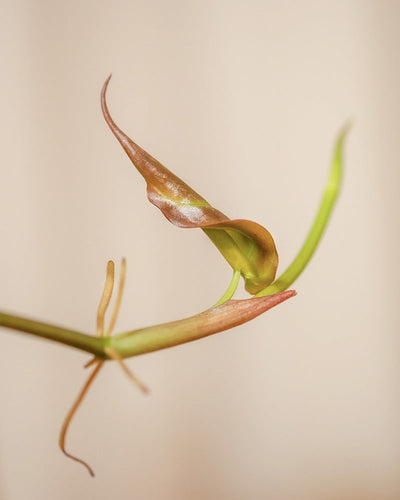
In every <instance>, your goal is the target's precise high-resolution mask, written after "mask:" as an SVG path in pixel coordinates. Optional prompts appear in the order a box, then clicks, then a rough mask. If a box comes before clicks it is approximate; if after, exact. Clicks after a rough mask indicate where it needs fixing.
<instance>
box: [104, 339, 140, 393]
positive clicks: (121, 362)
mask: <svg viewBox="0 0 400 500" xmlns="http://www.w3.org/2000/svg"><path fill="white" fill-rule="evenodd" d="M104 352H105V353H106V354H108V355H109V356H110V358H111V359H113V360H114V361H117V363H118V364H119V365H120V367H121V368H122V370H123V371H124V372H125V373H126V375H127V376H128V377H129V378H130V379H131V380H132V382H133V383H134V384H135V385H136V386H137V387H139V389H140V390H141V391H142V392H144V393H145V394H147V393H148V392H149V389H148V388H147V387H146V386H145V385H144V384H143V382H142V381H141V380H139V379H138V378H137V377H136V376H135V375H134V374H133V373H132V371H131V370H130V369H129V368H128V366H127V365H126V363H124V360H123V359H122V358H121V356H120V354H119V353H118V352H117V351H116V350H115V349H113V348H112V347H109V346H107V347H105V348H104Z"/></svg>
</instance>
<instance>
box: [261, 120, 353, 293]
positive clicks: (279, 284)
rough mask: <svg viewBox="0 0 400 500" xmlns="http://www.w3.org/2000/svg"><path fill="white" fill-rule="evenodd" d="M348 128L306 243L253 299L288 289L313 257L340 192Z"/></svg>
mask: <svg viewBox="0 0 400 500" xmlns="http://www.w3.org/2000/svg"><path fill="white" fill-rule="evenodd" d="M349 128H350V125H349V124H347V125H345V126H344V127H343V129H342V131H341V132H340V134H339V136H338V139H337V141H336V145H335V149H334V153H333V159H332V165H331V170H330V173H329V178H328V183H327V185H326V188H325V192H324V195H323V197H322V201H321V204H320V207H319V210H318V213H317V216H316V218H315V220H314V224H313V225H312V227H311V230H310V232H309V233H308V236H307V239H306V241H305V242H304V244H303V246H302V247H301V249H300V251H299V253H298V254H297V256H296V258H295V259H294V260H293V262H292V263H291V264H290V266H289V267H288V268H287V269H286V270H285V271H284V272H283V273H282V274H281V276H280V277H279V278H278V279H276V280H275V281H274V282H273V283H272V284H271V285H269V286H267V287H266V288H264V290H261V292H259V293H258V294H257V295H255V297H263V296H265V295H272V294H274V293H278V292H282V291H283V290H287V288H289V286H290V285H291V284H292V283H293V282H294V281H296V279H297V278H298V277H299V276H300V274H301V273H302V272H303V271H304V269H305V267H306V266H307V264H308V262H309V260H310V259H311V257H312V256H313V254H314V252H315V250H316V248H317V246H318V243H319V241H320V239H321V237H322V235H323V233H324V231H325V228H326V225H327V223H328V220H329V218H330V216H331V213H332V208H333V206H334V204H335V201H336V198H337V195H338V193H339V190H340V186H341V182H342V149H343V143H344V140H345V138H346V135H347V132H348V130H349Z"/></svg>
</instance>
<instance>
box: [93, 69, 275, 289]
mask: <svg viewBox="0 0 400 500" xmlns="http://www.w3.org/2000/svg"><path fill="white" fill-rule="evenodd" d="M110 79H111V75H110V76H109V77H108V78H107V80H106V82H105V83H104V86H103V89H102V91H101V107H102V111H103V115H104V118H105V120H106V122H107V124H108V126H109V127H110V129H111V131H112V132H113V134H114V135H115V137H116V138H117V140H118V141H119V143H120V144H121V146H122V147H123V149H124V150H125V152H126V154H127V155H128V157H129V158H130V160H131V161H132V163H133V164H134V165H135V167H136V168H137V170H138V171H139V173H140V174H141V175H142V176H143V177H144V179H145V181H146V183H147V197H148V199H149V201H150V202H151V203H152V204H153V205H155V206H156V207H158V208H159V209H160V210H161V212H162V213H163V214H164V216H165V217H166V218H167V219H168V220H169V221H170V222H171V223H172V224H174V225H176V226H179V227H183V228H201V229H202V230H203V231H204V232H205V233H206V234H207V236H208V237H209V238H210V239H211V241H212V242H213V243H214V244H215V246H216V247H217V248H218V250H219V251H220V252H221V254H222V255H223V256H224V258H225V259H226V260H227V262H228V263H229V264H230V266H231V267H232V268H233V269H234V270H235V271H240V273H241V275H242V276H243V278H244V280H245V285H246V289H247V291H248V292H250V293H251V294H255V293H257V292H259V291H260V290H262V289H263V288H265V287H266V286H268V285H269V284H270V283H272V281H273V279H274V277H275V273H276V268H277V265H278V254H277V251H276V247H275V243H274V240H273V238H272V236H271V234H270V233H269V232H268V231H267V230H266V229H265V228H264V227H262V226H261V225H259V224H257V223H256V222H252V221H249V220H231V219H229V218H228V217H227V216H226V215H224V214H223V213H222V212H220V211H219V210H217V209H216V208H214V207H213V206H211V205H210V204H209V203H208V202H207V201H206V200H205V199H204V198H203V197H202V196H200V195H199V194H198V193H196V191H194V190H193V189H192V188H191V187H190V186H188V185H187V184H186V183H185V182H184V181H182V180H181V179H180V178H179V177H177V176H176V175H175V174H173V173H172V172H171V171H170V170H168V169H167V168H166V167H164V166H163V165H162V164H161V163H160V162H159V161H158V160H156V159H155V158H153V157H152V156H151V155H149V154H148V153H147V152H146V151H144V149H142V148H141V147H140V146H138V145H137V144H136V143H134V142H133V141H132V140H131V139H130V138H129V137H128V136H127V135H126V134H125V133H124V132H123V131H122V130H121V129H120V128H119V127H118V126H117V125H116V124H115V122H114V120H113V119H112V118H111V115H110V113H109V110H108V107H107V103H106V92H107V87H108V84H109V82H110Z"/></svg>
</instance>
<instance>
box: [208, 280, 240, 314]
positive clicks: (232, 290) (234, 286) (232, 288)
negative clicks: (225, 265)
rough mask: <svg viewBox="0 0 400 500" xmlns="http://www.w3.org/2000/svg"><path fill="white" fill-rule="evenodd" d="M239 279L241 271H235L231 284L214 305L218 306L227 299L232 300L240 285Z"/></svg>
mask: <svg viewBox="0 0 400 500" xmlns="http://www.w3.org/2000/svg"><path fill="white" fill-rule="evenodd" d="M239 281H240V271H233V277H232V281H231V282H230V283H229V286H228V288H227V289H226V292H225V293H224V295H223V296H222V297H221V298H220V299H219V301H218V302H216V303H215V304H214V307H217V306H219V305H221V304H223V303H224V302H226V301H227V300H230V299H231V298H232V297H233V295H234V293H235V292H236V289H237V287H238V285H239Z"/></svg>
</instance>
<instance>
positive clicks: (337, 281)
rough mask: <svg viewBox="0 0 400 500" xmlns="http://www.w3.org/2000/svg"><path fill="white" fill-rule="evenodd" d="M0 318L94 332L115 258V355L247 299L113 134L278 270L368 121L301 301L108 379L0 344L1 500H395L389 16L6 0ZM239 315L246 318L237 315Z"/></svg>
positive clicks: (394, 98) (399, 124)
mask: <svg viewBox="0 0 400 500" xmlns="http://www.w3.org/2000/svg"><path fill="white" fill-rule="evenodd" d="M0 9H1V15H0V41H1V43H0V47H1V48H0V51H1V53H0V55H1V84H0V85H1V116H2V120H1V121H2V127H1V135H0V141H1V167H0V168H1V177H0V179H1V180H0V183H1V184H0V185H1V191H0V230H1V232H0V234H1V250H0V308H1V309H2V310H3V311H8V312H12V313H15V314H21V315H26V316H28V317H33V318H37V319H39V320H43V321H48V322H53V323H56V324H61V325H65V326H69V327H71V328H75V329H79V330H81V331H86V332H93V333H94V323H95V312H96V307H97V302H98V300H99V297H100V294H101V289H102V286H103V280H104V274H105V265H106V261H107V259H109V258H113V259H115V260H116V261H119V259H120V257H121V256H125V257H127V260H128V276H127V287H126V293H125V296H124V299H123V304H122V310H121V313H120V317H119V320H118V323H117V328H116V330H117V331H124V330H127V329H133V328H136V327H141V326H146V325H150V324H156V323H160V322H164V321H168V320H172V319H178V318H181V317H184V316H188V315H191V314H194V313H196V312H199V311H201V310H203V309H205V308H207V307H208V306H210V305H211V304H212V303H213V302H215V300H216V299H217V298H218V297H219V296H220V294H222V292H223V291H224V289H225V287H226V285H227V283H228V281H229V280H230V277H231V272H230V269H229V267H228V266H227V265H226V264H225V262H224V261H223V259H222V258H221V256H220V255H219V253H218V252H217V250H216V249H215V248H213V247H212V245H210V244H209V242H208V241H207V239H206V237H205V236H204V235H203V234H202V233H201V231H198V230H180V229H178V228H176V227H173V226H172V225H170V224H169V223H168V222H167V221H166V220H165V219H164V218H163V216H162V215H161V214H160V213H159V212H158V210H157V209H156V208H154V207H153V206H152V205H150V204H149V203H148V201H147V199H146V195H145V185H144V182H143V180H142V179H141V177H140V176H139V175H138V173H137V172H136V171H135V169H134V168H133V167H132V166H131V164H130V163H129V160H128V158H127V157H126V156H125V154H124V152H123V151H122V149H121V147H120V146H119V144H118V143H117V142H116V140H115V139H114V138H113V136H112V135H111V133H110V131H109V130H108V129H107V127H106V125H105V123H104V120H103V118H102V116H101V112H100V106H99V92H100V88H101V86H102V84H103V82H104V80H105V78H106V77H107V75H108V74H109V73H110V72H113V79H112V81H111V84H110V88H109V106H110V109H111V112H112V114H113V116H114V118H115V120H116V122H117V123H118V124H119V125H120V126H121V127H122V129H123V130H125V131H126V132H127V133H128V135H130V136H131V137H132V138H133V139H134V140H135V141H137V142H138V143H139V144H140V145H142V146H143V147H144V148H145V149H147V150H148V151H149V152H150V153H151V154H152V155H154V156H155V157H156V158H158V159H159V160H160V161H162V162H163V163H164V164H165V165H166V166H168V167H169V168H170V169H171V170H173V171H174V172H175V173H176V174H177V175H179V176H181V177H182V178H183V179H184V180H185V181H186V182H188V183H189V184H190V185H191V186H193V188H195V189H196V190H197V191H198V192H200V193H201V194H202V195H203V196H204V197H206V199H208V200H209V201H210V202H211V203H212V204H214V205H215V206H217V207H218V208H219V209H220V210H222V211H223V212H225V213H226V214H227V215H229V216H231V217H233V218H249V219H253V220H256V221H257V222H259V223H261V224H263V225H264V226H266V227H267V228H268V229H269V230H270V231H271V233H272V234H273V236H274V238H275V241H276V244H277V247H278V251H279V253H280V260H281V266H280V270H283V269H284V268H285V266H286V265H287V264H288V263H289V262H290V260H291V259H292V258H293V256H294V255H295V254H296V252H297V250H298V249H299V247H300V245H301V243H302V241H303V238H304V237H305V235H306V233H307V230H308V229H309V227H310V224H311V221H312V219H313V216H314V214H315V211H316V208H317V206H318V203H319V199H320V195H321V193H322V189H323V186H324V182H325V179H326V175H327V171H328V165H329V161H330V156H331V151H332V147H333V141H334V138H335V136H336V134H337V132H338V130H339V129H340V127H341V126H342V125H343V123H344V122H345V121H346V120H348V119H349V118H351V119H352V120H353V128H352V130H351V133H350V136H349V140H348V142H347V145H346V154H345V156H346V172H345V183H344V188H343V191H342V195H341V198H340V200H339V203H338V205H337V207H336V210H335V213H334V216H333V218H332V221H331V224H330V226H329V230H328V232H327V233H326V235H325V237H324V239H323V241H322V244H321V246H320V248H319V250H318V252H317V254H316V256H315V258H314V259H313V261H312V262H311V264H310V266H309V268H308V269H307V270H306V272H305V273H304V275H303V276H301V278H300V279H299V280H298V281H297V282H296V284H295V288H296V290H297V291H298V296H297V297H296V298H294V299H291V300H290V301H289V302H287V303H285V304H283V305H281V306H280V307H277V308H276V309H274V310H272V311H270V312H269V313H267V314H265V315H264V316H262V317H260V318H258V319H256V320H255V321H253V322H251V323H249V324H247V325H245V326H242V327H239V328H237V329H235V330H233V331H231V332H229V333H224V334H220V335H216V336H213V337H211V338H208V339H205V340H202V341H199V342H195V343H192V344H188V345H184V346H180V347H177V348H174V349H170V350H165V351H162V352H158V353H154V354H150V355H146V356H142V357H139V358H137V359H133V360H130V361H129V366H130V367H131V368H132V369H133V370H134V371H135V373H136V374H137V375H138V376H140V377H141V378H142V379H143V380H144V381H145V382H146V383H147V384H148V385H149V386H150V388H151V395H150V396H148V397H144V396H142V394H140V393H139V392H138V391H136V390H135V389H134V388H132V386H131V384H130V382H129V381H128V380H127V379H126V377H124V376H123V374H122V373H121V371H120V370H119V369H118V367H117V366H114V365H109V366H106V369H105V370H103V372H102V373H101V374H100V376H99V378H98V380H97V381H96V383H95V385H94V387H93V388H92V391H91V392H90V393H89V395H88V397H87V399H86V401H85V403H84V405H83V406H82V408H81V409H80V411H79V414H78V415H77V417H76V419H75V420H74V422H73V424H72V426H71V429H70V433H69V437H68V449H69V450H70V451H71V452H74V453H76V454H78V455H79V456H80V457H82V458H84V459H86V460H88V462H89V463H90V464H91V465H92V466H93V467H94V469H95V471H96V473H97V477H96V478H95V479H94V480H93V479H91V478H90V477H89V475H88V474H87V472H86V471H85V470H84V469H83V468H82V467H80V466H79V465H78V464H76V463H74V462H72V461H69V460H67V459H66V458H65V457H64V456H63V455H62V454H61V452H60V451H59V450H58V448H57V440H58V432H59V428H60V426H61V423H62V420H63V418H64V416H65V414H66V412H67V410H68V408H69V406H70V404H71V403H72V401H73V399H74V398H75V396H76V394H77V392H78V390H79V388H80V387H81V385H82V384H83V381H84V380H85V377H86V376H87V373H86V372H85V371H84V370H83V369H82V365H83V364H84V363H85V362H86V361H87V360H88V356H86V355H84V354H83V353H81V352H78V351H75V350H73V349H69V348H66V347H63V346H60V345H56V344H52V343H46V342H45V341H42V340H40V339H36V338H33V337H30V336H27V335H23V334H20V333H16V332H12V331H9V330H5V329H1V332H0V334H1V350H0V397H1V409H0V498H1V499H4V500H22V499H23V500H25V499H29V500H36V499H37V500H39V499H40V500H45V499H60V500H62V499H71V498H79V499H80V498H82V499H99V500H100V499H110V498H116V499H121V500H125V499H132V498H135V499H143V500H204V499H212V500H214V499H229V500H231V499H232V500H248V499H252V500H264V499H271V500H303V499H304V500H389V499H390V500H395V499H398V498H400V479H399V477H400V427H399V426H400V424H399V422H400V404H399V401H400V396H399V393H400V391H399V382H400V370H399V368H400V339H399V321H398V310H397V308H398V280H399V270H398V264H397V256H398V245H399V196H398V192H399V180H400V174H399V172H400V147H399V130H400V104H399V103H400V73H399V67H400V61H399V53H400V52H399V44H400V31H399V20H400V5H399V2H397V1H377V0H375V1H373V0H371V1H368V0H358V1H347V0H346V1H345V0H343V1H336V2H329V1H317V0H304V1H301V2H294V1H288V0H284V1H271V0H264V1H255V0H247V1H246V2H244V1H239V0H232V1H193V0H191V1H184V0H175V1H165V2H164V1H161V0H146V1H143V2H141V1H135V0H132V1H122V0H114V1H112V2H111V1H108V2H106V1H97V2H96V1H83V2H81V1H76V0H72V1H69V2H61V1H45V0H38V1H32V0H31V1H18V0H17V1H14V0H13V1H4V0H3V1H2V2H1V4H0ZM239 296H244V294H243V292H240V293H239Z"/></svg>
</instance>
